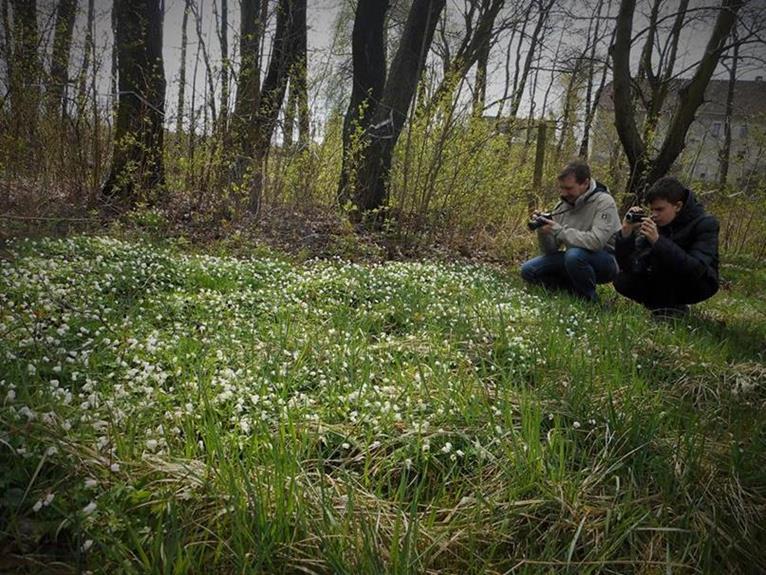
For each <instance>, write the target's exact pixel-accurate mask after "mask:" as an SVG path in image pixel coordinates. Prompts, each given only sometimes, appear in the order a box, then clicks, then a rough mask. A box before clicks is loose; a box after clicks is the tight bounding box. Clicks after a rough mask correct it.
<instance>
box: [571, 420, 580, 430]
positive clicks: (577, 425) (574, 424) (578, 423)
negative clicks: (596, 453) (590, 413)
mask: <svg viewBox="0 0 766 575" xmlns="http://www.w3.org/2000/svg"><path fill="white" fill-rule="evenodd" d="M572 427H574V428H575V429H580V422H579V421H575V422H574V423H573V424H572Z"/></svg>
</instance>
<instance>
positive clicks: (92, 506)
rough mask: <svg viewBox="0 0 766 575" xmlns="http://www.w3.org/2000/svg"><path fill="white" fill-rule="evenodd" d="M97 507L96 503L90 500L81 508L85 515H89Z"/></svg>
mask: <svg viewBox="0 0 766 575" xmlns="http://www.w3.org/2000/svg"><path fill="white" fill-rule="evenodd" d="M97 507H98V505H96V502H95V501H91V502H90V503H88V504H87V505H86V506H85V507H83V508H82V512H83V513H85V515H90V514H91V513H93V512H94V511H95V510H96V508H97Z"/></svg>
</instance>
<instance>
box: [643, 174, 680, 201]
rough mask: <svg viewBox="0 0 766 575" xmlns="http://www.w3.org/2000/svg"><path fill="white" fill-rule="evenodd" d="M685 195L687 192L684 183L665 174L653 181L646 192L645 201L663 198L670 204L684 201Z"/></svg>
mask: <svg viewBox="0 0 766 575" xmlns="http://www.w3.org/2000/svg"><path fill="white" fill-rule="evenodd" d="M687 197H688V192H687V190H686V188H685V187H684V185H683V184H682V183H681V182H679V181H678V180H677V179H675V178H673V177H671V176H665V177H664V178H660V179H659V180H657V181H656V182H654V184H653V185H652V187H651V188H649V191H648V192H647V193H646V201H647V203H652V202H653V201H654V200H665V201H666V202H668V203H670V204H675V203H676V202H683V203H686V198H687Z"/></svg>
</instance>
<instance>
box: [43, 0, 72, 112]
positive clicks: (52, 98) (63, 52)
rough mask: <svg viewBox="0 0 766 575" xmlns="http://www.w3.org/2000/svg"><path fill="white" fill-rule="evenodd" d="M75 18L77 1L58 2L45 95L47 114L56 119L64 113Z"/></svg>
mask: <svg viewBox="0 0 766 575" xmlns="http://www.w3.org/2000/svg"><path fill="white" fill-rule="evenodd" d="M76 16H77V0H59V3H58V8H57V9H56V30H55V33H54V36H53V53H52V54H51V71H50V80H49V84H48V93H47V98H46V99H47V107H48V114H49V115H50V116H52V117H57V116H59V114H62V115H63V114H64V113H65V112H66V100H64V99H63V96H64V89H65V88H66V86H67V84H68V83H69V53H70V51H71V47H72V33H73V31H74V21H75V17H76Z"/></svg>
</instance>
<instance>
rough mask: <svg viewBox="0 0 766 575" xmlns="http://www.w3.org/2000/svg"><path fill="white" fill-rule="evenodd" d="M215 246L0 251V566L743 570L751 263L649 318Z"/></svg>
mask: <svg viewBox="0 0 766 575" xmlns="http://www.w3.org/2000/svg"><path fill="white" fill-rule="evenodd" d="M242 251H243V250H240V249H238V248H237V246H236V245H231V244H229V245H228V246H219V249H218V250H217V255H211V253H209V252H208V253H204V251H203V250H199V249H196V250H190V249H189V246H188V245H187V244H185V243H184V242H178V241H171V242H167V241H166V242H162V243H161V244H158V243H156V242H154V243H152V242H148V241H144V240H139V239H135V238H133V239H130V240H128V239H125V238H122V239H120V238H118V237H115V236H73V237H69V238H65V239H41V240H37V241H27V240H15V241H12V242H10V243H9V244H8V245H7V247H6V249H5V250H4V251H3V257H2V260H1V261H0V271H1V274H0V304H1V305H0V310H2V311H0V334H2V339H0V373H1V374H2V375H0V467H1V468H2V469H3V470H4V471H3V473H2V475H1V476H0V517H2V519H1V520H0V551H1V552H0V556H1V557H2V560H0V571H3V572H17V573H39V572H46V573H75V572H86V571H90V572H93V573H104V572H118V573H149V572H151V573H195V572H199V570H200V569H201V566H203V565H204V566H205V567H204V568H205V570H206V571H209V572H211V573H232V572H239V573H249V572H264V573H295V572H303V573H383V572H386V573H424V572H425V573H437V572H438V573H549V572H568V573H657V572H660V571H663V572H674V573H675V572H678V573H687V572H690V573H697V572H700V573H702V572H704V573H758V572H762V571H763V570H764V569H766V555H764V552H763V549H764V548H766V533H765V532H764V526H763V520H762V519H763V517H764V514H765V512H766V465H764V464H765V463H766V457H765V455H766V433H765V432H764V429H766V426H765V425H764V424H765V423H766V421H765V418H766V415H765V414H766V410H765V409H764V406H765V405H764V404H765V403H766V391H765V388H764V386H765V385H766V366H765V364H764V355H763V354H764V350H765V349H766V308H764V303H763V299H762V294H763V292H764V289H766V268H765V267H764V266H763V263H762V262H761V263H758V262H757V261H756V260H754V259H753V258H748V257H745V256H740V257H727V258H725V260H724V262H723V265H722V270H721V273H722V278H723V279H724V282H723V288H722V290H721V292H720V293H719V294H717V295H716V296H715V297H714V298H713V299H712V300H710V301H709V302H706V303H705V304H703V305H700V306H695V310H694V311H693V314H692V315H691V317H689V318H687V319H685V320H683V321H677V322H656V321H653V320H652V319H651V318H650V317H649V316H648V314H647V313H645V312H644V311H643V310H642V309H640V308H639V307H637V306H635V305H632V304H631V303H629V302H627V301H624V300H620V299H618V298H617V296H616V294H615V293H614V292H613V291H612V290H611V288H609V287H605V288H600V289H601V290H602V292H601V295H602V299H604V300H605V301H607V302H611V305H609V306H607V307H606V308H602V307H592V306H586V305H584V304H581V303H579V302H577V301H575V300H572V299H570V298H569V297H566V296H557V295H551V294H547V293H545V292H543V291H536V290H529V289H527V288H525V287H524V286H522V285H521V282H520V280H519V279H518V277H517V273H516V271H515V268H514V267H513V266H499V265H486V264H478V263H473V264H472V263H462V264H461V263H450V262H446V261H441V262H440V261H384V260H383V259H381V260H379V261H376V260H374V259H368V260H366V261H359V262H356V263H354V262H351V261H348V260H347V259H342V258H340V257H334V258H325V259H315V258H305V257H304V258H300V257H294V256H292V257H287V256H284V255H279V254H278V253H277V252H274V251H271V252H270V251H268V250H267V249H265V248H264V249H262V250H260V251H259V252H258V253H251V254H250V255H249V257H242ZM233 253H236V254H238V255H237V256H236V257H235V256H234V255H232V254H233Z"/></svg>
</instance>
